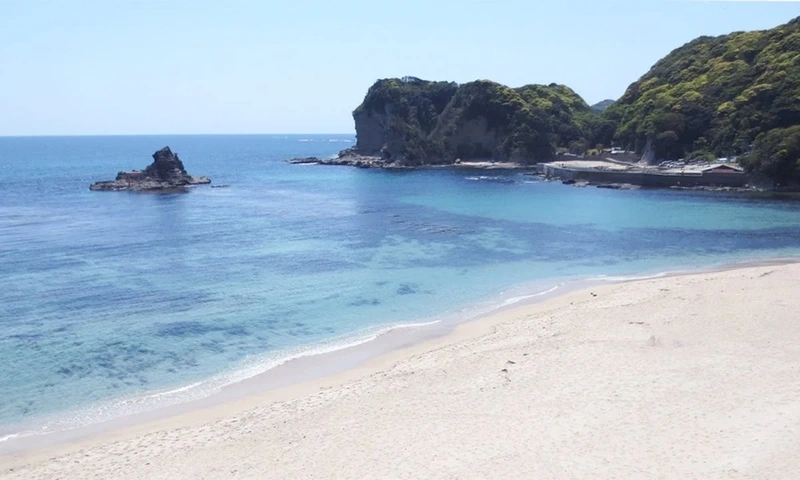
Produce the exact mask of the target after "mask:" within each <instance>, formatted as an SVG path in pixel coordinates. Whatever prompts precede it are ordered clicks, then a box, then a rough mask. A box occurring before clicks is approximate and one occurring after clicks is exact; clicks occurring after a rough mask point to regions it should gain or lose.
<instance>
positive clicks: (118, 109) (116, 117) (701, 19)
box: [0, 0, 800, 135]
mask: <svg viewBox="0 0 800 480" xmlns="http://www.w3.org/2000/svg"><path fill="white" fill-rule="evenodd" d="M798 15H800V2H788V1H783V2H779V1H773V2H740V1H736V2H734V1H705V2H703V1H691V0H672V1H670V0H664V1H655V0H639V1H630V0H619V1H613V0H608V1H602V0H584V1H580V0H543V1H541V2H538V1H537V2H534V1H532V0H528V1H523V0H509V1H502V0H478V1H470V0H462V1H452V0H385V1H382V0H341V1H333V0H326V1H322V0H318V1H311V0H289V1H284V0H261V1H256V0H253V1H244V0H214V1H211V0H191V1H189V0H184V1H182V0H128V1H124V0H102V1H100V0H44V1H42V0H0V65H2V75H1V76H0V135H72V134H81V135H88V134H151V133H152V134H174V133H312V132H319V133H340V132H341V133H347V132H352V131H353V122H352V118H351V116H350V113H351V111H352V110H353V109H354V108H355V107H356V106H357V105H358V104H359V103H360V102H361V99H362V98H363V96H364V93H365V92H366V90H367V88H368V87H369V86H370V85H371V84H372V83H373V82H374V81H375V80H376V79H378V78H385V77H395V76H404V75H414V76H417V77H422V78H426V79H437V80H438V79H441V80H454V81H457V82H467V81H470V80H475V79H479V78H480V79H484V78H485V79H491V80H495V81H498V82H501V83H504V84H507V85H510V86H521V85H524V84H528V83H551V82H557V83H564V84H566V85H569V86H570V87H572V88H573V89H575V90H576V91H577V92H578V93H579V94H580V95H582V96H583V97H584V98H585V99H586V100H587V101H588V102H589V103H594V102H597V101H599V100H602V99H605V98H617V97H619V96H620V95H621V94H622V93H623V92H624V91H625V88H626V87H627V86H628V84H630V83H631V82H633V81H634V80H636V79H637V78H638V77H640V76H641V75H642V74H644V73H645V72H646V71H647V69H648V68H650V66H651V65H652V64H653V63H654V62H655V61H657V60H658V59H659V58H661V57H662V56H664V55H665V54H667V53H669V52H670V51H671V50H673V49H674V48H677V47H679V46H681V45H682V44H684V43H686V42H688V41H689V40H692V39H693V38H695V37H697V36H699V35H718V34H723V33H728V32H730V31H735V30H750V29H764V28H770V27H773V26H776V25H779V24H781V23H785V22H787V21H789V20H790V19H791V18H793V17H795V16H798Z"/></svg>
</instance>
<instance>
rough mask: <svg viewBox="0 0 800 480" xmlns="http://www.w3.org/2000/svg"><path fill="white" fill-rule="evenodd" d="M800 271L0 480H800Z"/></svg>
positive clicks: (634, 308)
mask: <svg viewBox="0 0 800 480" xmlns="http://www.w3.org/2000/svg"><path fill="white" fill-rule="evenodd" d="M799 291H800V265H798V264H790V265H782V266H765V267H754V268H744V269H738V270H731V271H725V272H714V273H703V274H695V275H687V276H679V277H667V278H659V279H652V280H644V281H638V282H631V283H625V284H612V285H606V286H602V287H599V288H593V289H590V290H583V291H579V292H573V293H570V294H567V295H564V296H561V297H558V298H555V299H552V300H548V301H546V302H543V303H539V304H534V305H528V306H521V307H518V308H514V309H509V310H506V311H503V312H501V313H498V314H495V315H493V316H491V317H487V318H484V319H482V320H479V321H475V322H471V323H469V324H465V325H462V326H461V327H459V328H458V329H457V330H456V331H455V332H454V333H453V334H451V335H449V336H447V337H446V338H443V339H436V340H432V341H429V342H427V343H424V344H421V345H416V346H413V347H410V348H407V349H404V350H400V351H397V352H395V353H392V354H390V355H386V356H383V357H381V358H378V359H375V360H372V361H370V362H369V363H368V364H367V365H365V366H363V367H360V368H357V369H353V370H350V371H348V372H346V373H342V374H336V375H333V376H330V377H327V378H325V379H322V380H316V381H312V382H307V383H305V384H301V385H296V386H293V387H289V388H284V389H281V390H278V391H273V392H269V393H263V394H259V395H256V396H253V397H250V398H246V399H241V400H237V401H233V402H230V403H228V404H225V405H224V406H219V407H214V408H211V409H205V410H197V411H192V412H189V413H186V414H183V415H181V416H178V417H174V418H170V419H167V420H160V421H157V422H152V423H150V424H145V425H140V426H137V427H135V428H128V429H125V430H121V431H115V432H112V433H107V434H102V435H99V436H98V437H96V438H91V439H88V440H85V441H81V442H77V443H72V444H68V445H65V446H60V447H57V448H53V449H49V450H41V451H31V452H28V453H26V454H24V455H16V456H6V457H2V458H0V477H3V478H9V479H12V478H13V479H39V478H41V479H45V478H47V479H50V478H70V479H71V478H76V479H77V478H80V479H87V478H104V479H105V478H114V479H122V478H131V479H162V478H163V479H170V480H177V479H183V478H186V479H211V478H253V479H255V478H259V479H260V478H270V479H275V478H293V479H296V478H321V479H328V478H408V479H411V478H548V479H552V478H679V479H687V478H702V479H715V478H720V479H721V478H724V479H738V478H758V479H762V478H770V479H782V478H787V479H788V478H798V469H800V455H798V454H797V452H800V313H798V312H800V295H798V294H797V292H799Z"/></svg>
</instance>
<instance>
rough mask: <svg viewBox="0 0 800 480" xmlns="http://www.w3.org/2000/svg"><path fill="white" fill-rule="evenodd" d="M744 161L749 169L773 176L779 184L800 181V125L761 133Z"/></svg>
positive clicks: (783, 184)
mask: <svg viewBox="0 0 800 480" xmlns="http://www.w3.org/2000/svg"><path fill="white" fill-rule="evenodd" d="M742 163H743V164H744V166H745V168H747V169H748V170H749V171H754V172H759V173H761V174H763V175H766V176H767V177H769V178H771V179H772V180H773V181H774V182H775V184H776V185H777V186H785V185H788V184H790V183H793V182H796V183H800V125H795V126H792V127H789V128H775V129H772V130H770V131H768V132H766V133H763V134H761V135H759V136H758V137H757V138H756V142H755V145H754V146H753V151H752V152H751V153H750V154H749V155H747V156H745V157H744V158H742Z"/></svg>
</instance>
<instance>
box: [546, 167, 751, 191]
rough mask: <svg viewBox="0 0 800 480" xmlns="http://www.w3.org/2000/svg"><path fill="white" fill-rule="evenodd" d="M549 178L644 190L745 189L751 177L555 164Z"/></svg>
mask: <svg viewBox="0 0 800 480" xmlns="http://www.w3.org/2000/svg"><path fill="white" fill-rule="evenodd" d="M541 169H542V173H543V174H544V175H545V176H546V177H550V178H558V179H561V180H575V181H582V182H592V183H630V184H632V185H641V186H643V187H662V188H664V187H673V186H681V187H697V186H717V187H744V186H745V184H746V183H747V175H744V174H741V173H708V174H689V173H685V174H681V175H670V174H658V173H645V172H625V171H613V170H589V169H587V170H580V169H573V168H562V167H558V166H555V165H552V164H545V165H542V167H541Z"/></svg>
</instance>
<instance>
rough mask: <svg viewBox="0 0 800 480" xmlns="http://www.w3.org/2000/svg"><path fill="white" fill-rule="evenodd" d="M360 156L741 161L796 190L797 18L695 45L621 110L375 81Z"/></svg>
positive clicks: (509, 92)
mask: <svg viewBox="0 0 800 480" xmlns="http://www.w3.org/2000/svg"><path fill="white" fill-rule="evenodd" d="M353 114H354V117H355V120H356V131H357V134H358V146H357V150H359V151H360V153H364V154H367V155H380V156H382V157H383V158H384V159H388V160H390V161H391V162H394V163H400V164H405V165H420V164H430V163H453V162H454V161H456V160H457V159H461V160H472V159H489V158H492V159H496V160H514V161H519V162H526V163H535V162H538V161H543V160H548V159H550V158H552V157H553V155H554V154H555V153H557V152H559V151H570V152H572V153H584V152H586V151H587V150H589V149H596V148H597V147H599V146H609V145H614V146H617V147H622V148H623V149H626V150H633V151H636V152H637V153H640V154H642V155H643V156H644V157H645V158H646V159H648V160H651V161H655V160H662V159H677V158H688V159H708V160H713V159H714V158H717V157H721V156H724V157H731V156H740V157H741V158H742V163H743V164H744V165H745V166H746V168H748V169H749V170H750V171H752V172H758V173H761V174H764V175H766V176H769V177H770V178H772V179H773V181H774V182H775V183H776V184H779V185H781V184H786V183H790V182H792V181H800V166H798V165H797V160H798V155H797V148H796V147H797V145H798V142H800V140H798V138H800V137H799V136H800V132H798V128H800V127H798V128H795V127H797V126H798V125H800V17H798V18H797V19H794V20H792V21H791V22H789V23H787V24H785V25H780V26H778V27H775V28H773V29H770V30H764V31H753V32H736V33H731V34H729V35H723V36H719V37H700V38H698V39H696V40H693V41H691V42H689V43H687V44H686V45H684V46H682V47H680V48H678V49H676V50H674V51H672V52H671V53H670V54H669V55H667V56H666V57H664V58H663V59H662V60H660V61H659V62H657V63H656V64H655V65H654V66H653V67H652V68H651V69H650V71H649V72H647V73H646V74H645V75H644V76H643V77H641V78H640V79H639V80H638V81H636V82H634V83H633V84H631V85H630V86H629V87H628V89H627V90H626V92H625V94H624V95H623V96H622V97H621V98H620V99H619V100H617V101H611V100H605V101H603V102H600V103H598V104H596V105H593V106H591V107H590V106H588V105H587V104H586V102H585V101H584V100H583V99H582V98H581V97H580V96H578V95H577V94H576V93H575V92H574V91H572V90H571V89H570V88H568V87H566V86H563V85H558V84H550V85H526V86H523V87H520V88H510V87H507V86H504V85H500V84H498V83H495V82H491V81H487V80H479V81H475V82H470V83H466V84H462V85H458V84H456V83H453V82H429V81H425V80H420V79H418V78H414V77H405V78H402V79H385V80H379V81H378V82H377V83H375V85H373V86H372V87H371V88H370V89H369V92H368V93H367V96H366V98H365V99H364V102H363V103H362V104H361V105H360V106H359V107H358V108H357V109H356V110H355V111H354V112H353Z"/></svg>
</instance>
